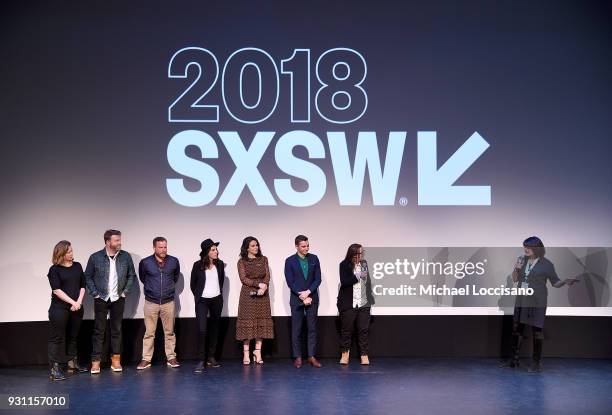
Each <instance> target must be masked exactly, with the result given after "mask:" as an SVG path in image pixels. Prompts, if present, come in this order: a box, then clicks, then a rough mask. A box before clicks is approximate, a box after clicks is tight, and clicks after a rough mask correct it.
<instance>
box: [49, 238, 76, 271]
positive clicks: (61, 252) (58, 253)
mask: <svg viewBox="0 0 612 415" xmlns="http://www.w3.org/2000/svg"><path fill="white" fill-rule="evenodd" d="M71 245H72V244H71V243H70V242H68V241H59V242H58V243H56V244H55V248H53V257H52V258H51V262H53V265H59V264H61V263H62V261H64V257H65V256H66V253H67V252H68V249H69V248H70V246H71Z"/></svg>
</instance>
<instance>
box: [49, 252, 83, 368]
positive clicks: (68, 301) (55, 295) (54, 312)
mask: <svg viewBox="0 0 612 415" xmlns="http://www.w3.org/2000/svg"><path fill="white" fill-rule="evenodd" d="M52 262H53V265H52V266H51V268H49V273H48V274H47V277H48V278H49V285H50V286H51V291H52V294H51V306H50V307H49V329H50V330H49V346H48V353H49V366H50V374H49V378H50V379H51V380H64V379H66V376H65V375H64V371H63V368H62V366H63V365H65V364H67V365H68V370H70V371H74V372H86V371H87V369H86V368H84V367H82V366H80V365H79V363H78V359H77V337H78V334H79V328H80V327H81V321H82V320H83V307H82V304H83V296H84V295H85V275H84V274H83V267H81V264H79V263H78V262H75V261H74V253H73V252H72V246H71V244H70V242H68V241H59V242H58V243H57V244H56V245H55V248H53V258H52Z"/></svg>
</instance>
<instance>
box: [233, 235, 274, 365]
mask: <svg viewBox="0 0 612 415" xmlns="http://www.w3.org/2000/svg"><path fill="white" fill-rule="evenodd" d="M238 275H239V276H240V282H242V289H241V290H240V300H239V302H238V320H237V321H236V340H240V341H242V351H243V358H242V363H244V364H245V365H248V364H249V363H251V357H250V354H251V350H250V347H251V346H250V344H251V340H253V339H255V350H254V351H253V360H254V361H255V363H257V364H262V363H263V360H262V359H261V344H262V340H263V339H272V338H274V326H273V323H272V311H271V309H270V297H269V295H268V285H269V283H270V268H269V267H268V258H266V257H265V256H263V255H262V253H261V249H260V248H259V241H258V240H257V239H256V238H254V237H252V236H247V237H246V238H244V240H243V241H242V246H241V248H240V259H239V260H238Z"/></svg>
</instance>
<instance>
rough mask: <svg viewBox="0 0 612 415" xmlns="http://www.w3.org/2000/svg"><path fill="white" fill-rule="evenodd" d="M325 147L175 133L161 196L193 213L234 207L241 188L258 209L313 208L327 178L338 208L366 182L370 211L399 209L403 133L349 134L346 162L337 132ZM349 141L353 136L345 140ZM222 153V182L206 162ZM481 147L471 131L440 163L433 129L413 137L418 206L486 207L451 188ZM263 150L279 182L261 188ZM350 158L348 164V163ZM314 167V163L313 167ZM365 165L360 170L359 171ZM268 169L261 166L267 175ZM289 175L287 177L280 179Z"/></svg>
mask: <svg viewBox="0 0 612 415" xmlns="http://www.w3.org/2000/svg"><path fill="white" fill-rule="evenodd" d="M326 135H327V140H326V143H327V147H326V146H325V145H324V143H323V141H322V140H321V139H320V138H319V137H318V136H317V135H315V134H314V133H312V132H309V131H305V130H294V131H289V132H286V133H284V134H282V135H281V136H280V137H278V139H277V140H276V142H275V144H274V148H273V149H270V147H271V144H272V142H273V140H274V139H275V138H276V136H277V134H276V132H273V131H258V132H256V133H255V136H254V138H253V140H252V142H251V144H250V146H249V147H248V148H246V147H245V145H244V144H243V139H242V138H241V137H240V136H239V134H238V133H237V132H235V131H219V132H218V140H216V139H215V138H213V136H211V135H210V134H208V133H206V132H204V131H200V130H185V131H181V132H179V133H177V134H176V135H175V136H174V137H172V139H171V140H170V142H169V144H168V149H167V159H168V164H169V166H170V167H171V168H172V170H174V171H175V172H176V173H177V174H178V175H180V176H182V177H169V178H167V179H166V190H167V192H168V195H169V196H170V198H172V200H174V201H175V202H176V203H178V204H180V205H183V206H190V207H198V206H205V205H208V204H210V203H213V202H215V204H216V205H219V206H234V205H235V204H236V203H237V201H238V198H239V197H240V195H241V194H242V192H243V191H245V190H248V191H249V192H250V193H251V194H252V195H253V198H254V199H255V202H256V204H257V205H259V206H276V205H279V204H285V205H288V206H296V207H306V206H313V205H315V204H317V203H318V202H319V201H321V200H322V199H323V197H324V196H325V194H326V193H327V191H328V189H327V187H328V186H327V174H332V175H333V178H334V180H335V191H336V192H337V197H338V201H339V204H340V205H341V206H359V205H361V203H362V196H363V185H364V181H365V180H366V171H367V179H368V180H369V181H370V188H371V190H372V201H373V204H374V205H375V206H392V205H396V204H400V205H406V204H408V203H409V201H408V200H407V198H405V197H400V198H397V187H398V181H399V178H400V172H401V168H402V160H403V156H404V147H405V143H406V132H405V131H393V132H390V133H389V135H388V137H384V138H381V137H377V135H376V133H375V132H367V131H362V132H359V133H358V135H357V142H356V149H355V154H352V155H351V156H352V157H350V156H349V151H348V146H347V138H348V137H347V136H346V134H345V133H344V132H333V131H328V132H327V133H326ZM350 139H354V137H350ZM381 139H385V140H387V141H388V143H387V150H386V153H385V154H380V151H379V148H380V146H379V140H381ZM221 144H222V145H223V146H224V147H225V149H226V150H227V152H228V154H229V155H230V157H231V160H232V161H233V163H234V165H235V170H234V172H233V174H232V175H231V177H229V179H228V180H227V179H226V180H227V181H223V182H222V180H221V178H220V177H219V174H218V173H217V171H216V170H215V168H213V167H212V166H211V165H210V164H209V163H207V160H213V159H218V158H219V147H218V146H219V145H221ZM191 146H193V147H195V149H196V150H197V153H198V155H199V157H197V158H194V157H190V156H189V155H188V154H187V152H186V150H187V148H188V147H191ZM297 146H301V147H304V148H305V149H306V152H307V157H305V158H298V157H296V156H295V155H294V154H293V149H294V148H295V147H297ZM488 147H489V143H487V141H486V140H485V139H484V138H483V137H482V136H481V135H480V134H478V133H477V132H474V133H473V134H472V135H471V136H470V137H469V138H468V139H467V140H466V141H465V142H464V143H463V144H462V145H461V146H460V147H459V148H458V149H457V150H456V151H455V152H454V153H453V154H452V155H451V156H450V157H449V158H448V159H447V160H445V161H443V162H440V161H439V160H438V156H437V137H436V132H435V131H420V132H418V135H417V164H418V168H417V172H418V183H417V185H418V189H417V192H418V200H417V203H418V204H419V205H485V206H488V205H490V204H491V187H490V186H483V185H478V186H476V185H473V186H458V185H455V184H454V183H455V182H456V181H457V180H458V179H459V178H460V177H461V176H462V175H463V173H464V172H465V171H466V170H467V169H468V168H470V167H471V166H472V164H474V163H475V162H476V160H477V159H478V158H479V157H480V156H481V155H482V154H483V153H484V152H485V151H486V150H487V148H488ZM267 151H272V152H273V154H274V160H275V163H276V167H277V169H278V171H280V172H281V174H280V176H281V177H279V178H275V179H273V181H272V182H271V183H266V181H265V180H264V178H263V177H262V175H261V173H260V171H259V168H260V167H259V164H260V161H261V160H262V157H263V156H264V155H265V154H266V152H267ZM326 158H329V162H330V164H331V167H327V168H326V169H325V170H324V169H322V168H321V167H320V166H319V164H321V163H322V162H321V161H320V160H323V159H326ZM351 159H352V160H353V163H352V164H351V162H350V160H351ZM315 160H317V161H318V162H317V163H315V162H314V161H315ZM366 167H367V169H366ZM268 168H269V167H266V171H268ZM287 176H289V177H287ZM185 177H187V178H191V179H195V180H196V181H198V182H199V183H200V188H199V189H197V190H189V189H187V187H186V186H185V182H184V178H185ZM291 177H293V178H298V179H301V180H304V181H305V182H306V183H307V188H306V190H301V191H297V190H295V188H294V187H293V185H292V179H291Z"/></svg>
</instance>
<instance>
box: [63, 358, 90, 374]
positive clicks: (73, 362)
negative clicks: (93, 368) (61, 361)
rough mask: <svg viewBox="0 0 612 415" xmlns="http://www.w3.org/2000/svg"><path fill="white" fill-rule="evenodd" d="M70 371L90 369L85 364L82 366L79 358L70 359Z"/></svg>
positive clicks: (77, 371)
mask: <svg viewBox="0 0 612 415" xmlns="http://www.w3.org/2000/svg"><path fill="white" fill-rule="evenodd" d="M68 371H69V372H76V373H85V372H88V371H89V370H88V369H87V368H86V367H85V366H81V365H80V364H79V361H78V359H77V358H74V359H70V360H69V361H68Z"/></svg>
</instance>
